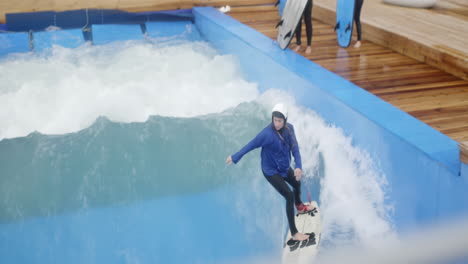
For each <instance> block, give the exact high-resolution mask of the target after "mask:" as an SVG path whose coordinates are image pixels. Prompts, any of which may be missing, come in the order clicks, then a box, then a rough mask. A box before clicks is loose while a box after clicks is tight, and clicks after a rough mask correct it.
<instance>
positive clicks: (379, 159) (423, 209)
mask: <svg viewBox="0 0 468 264" xmlns="http://www.w3.org/2000/svg"><path fill="white" fill-rule="evenodd" d="M193 14H194V17H195V24H196V26H197V27H198V30H199V31H200V34H201V35H202V37H203V38H205V39H206V40H207V41H209V42H210V43H211V44H212V45H213V46H215V47H216V49H218V50H219V51H220V52H221V53H226V54H235V55H236V56H237V57H238V60H239V63H240V65H241V68H242V69H243V70H244V74H245V77H246V78H247V79H248V80H249V81H253V82H257V83H258V84H259V88H260V90H261V91H262V92H263V91H266V90H267V89H270V88H276V89H280V90H284V91H288V92H290V93H292V94H293V95H294V97H295V99H296V101H297V103H299V104H300V105H302V106H305V107H307V108H310V109H312V110H314V111H316V112H317V113H319V114H320V115H321V116H322V117H323V118H324V119H325V120H327V121H328V122H329V123H331V124H333V125H336V126H338V127H341V128H342V129H343V131H344V133H345V134H346V135H349V136H351V137H352V140H353V144H354V145H356V146H358V147H360V148H362V149H364V150H366V151H367V152H369V153H370V155H372V157H375V160H376V164H377V165H378V166H379V168H380V169H381V171H382V172H383V173H384V174H385V175H386V177H387V179H388V183H389V184H388V187H387V189H386V190H387V193H388V198H387V203H388V205H391V206H394V211H393V214H392V216H391V217H392V220H393V222H394V224H395V227H396V229H397V230H398V231H403V230H406V229H412V228H413V227H415V226H417V225H420V224H422V223H428V222H434V221H439V220H442V219H445V218H447V217H455V216H459V215H462V214H465V213H466V212H467V211H468V192H467V191H466V190H467V189H468V174H467V170H466V165H463V166H464V169H462V168H461V166H462V165H461V163H460V160H459V147H458V144H457V142H456V141H454V140H452V139H450V138H449V137H447V136H445V135H443V134H441V133H440V132H438V131H436V130H434V129H433V128H431V127H429V126H428V125H426V124H424V123H422V122H420V121H419V120H417V119H415V118H413V117H412V116H410V115H408V114H407V113H405V112H403V111H401V110H399V109H397V108H396V107H394V106H392V105H390V104H389V103H387V102H384V101H382V100H381V99H379V98H378V97H376V96H374V95H372V94H370V93H368V92H367V91H365V90H364V89H362V88H360V87H358V86H356V85H354V84H353V83H351V82H349V81H347V80H345V79H343V78H341V77H340V76H338V75H336V74H334V73H332V72H330V71H328V70H326V69H324V68H322V67H321V66H319V65H317V64H316V63H314V62H311V61H309V60H308V59H306V58H304V57H302V56H301V55H298V54H296V53H294V52H292V51H291V50H289V49H287V50H284V51H283V50H281V49H280V48H279V47H278V45H277V44H276V43H275V41H273V40H272V39H270V38H268V37H266V36H265V35H263V34H261V33H259V32H257V31H255V30H254V29H252V28H250V27H248V26H246V25H244V24H242V23H240V22H238V21H237V20H235V19H232V18H231V17H229V16H227V15H225V14H222V13H220V12H218V11H217V10H216V9H214V8H211V7H196V8H194V9H193ZM301 144H307V143H306V142H301ZM305 158H306V157H305ZM325 166H340V164H333V163H331V164H325Z"/></svg>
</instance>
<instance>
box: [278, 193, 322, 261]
mask: <svg viewBox="0 0 468 264" xmlns="http://www.w3.org/2000/svg"><path fill="white" fill-rule="evenodd" d="M311 204H312V205H313V206H314V207H315V208H316V210H312V211H309V212H306V213H303V214H297V215H296V217H295V221H296V227H297V229H298V231H299V232H301V233H303V234H309V239H308V240H305V241H296V240H292V239H291V238H292V236H291V232H290V231H289V232H288V236H287V238H286V243H285V244H284V247H283V257H282V263H283V264H292V263H310V262H311V261H313V260H314V258H315V256H316V255H317V247H318V244H319V242H320V234H321V225H320V212H319V210H318V206H317V203H316V202H315V201H313V202H311Z"/></svg>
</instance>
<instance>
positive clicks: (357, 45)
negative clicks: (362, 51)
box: [354, 40, 361, 49]
mask: <svg viewBox="0 0 468 264" xmlns="http://www.w3.org/2000/svg"><path fill="white" fill-rule="evenodd" d="M359 47H361V41H359V40H358V41H357V42H356V44H354V48H356V49H357V48H359Z"/></svg>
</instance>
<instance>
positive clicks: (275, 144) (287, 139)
mask: <svg viewBox="0 0 468 264" xmlns="http://www.w3.org/2000/svg"><path fill="white" fill-rule="evenodd" d="M286 125H287V127H284V128H283V129H281V131H276V130H275V127H274V125H273V123H270V124H269V125H268V126H267V127H265V128H264V129H263V130H262V131H261V132H260V133H258V135H257V136H256V137H255V138H254V139H252V140H251V141H250V142H249V143H248V144H247V145H245V146H244V147H243V148H242V149H241V150H240V151H239V152H237V153H236V154H234V155H232V161H233V162H234V163H237V162H239V160H240V159H241V158H242V157H243V156H244V155H245V154H247V153H248V152H249V151H251V150H253V149H256V148H259V147H262V153H261V158H262V170H263V173H264V174H265V175H267V176H273V175H275V174H279V175H281V176H283V177H286V176H287V174H288V170H289V166H290V164H291V153H292V155H293V156H294V161H295V163H296V168H299V169H302V161H301V153H300V152H299V146H298V144H297V140H296V134H295V133H294V127H293V125H291V124H289V123H286ZM280 134H281V136H280Z"/></svg>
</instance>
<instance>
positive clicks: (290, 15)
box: [276, 0, 307, 49]
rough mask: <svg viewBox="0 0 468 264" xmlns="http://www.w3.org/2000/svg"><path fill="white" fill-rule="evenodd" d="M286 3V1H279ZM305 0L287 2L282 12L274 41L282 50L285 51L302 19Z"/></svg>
mask: <svg viewBox="0 0 468 264" xmlns="http://www.w3.org/2000/svg"><path fill="white" fill-rule="evenodd" d="M280 1H286V0H280ZM306 5H307V0H288V1H286V5H285V7H284V10H283V15H282V16H281V19H280V21H279V22H278V24H277V25H276V27H277V28H278V35H277V38H276V41H277V42H278V44H279V46H280V47H281V48H282V49H286V48H287V47H288V45H289V43H290V42H291V39H292V37H293V36H294V32H295V30H296V27H297V24H298V23H299V20H300V19H301V18H302V14H303V13H304V9H305V7H306Z"/></svg>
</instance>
